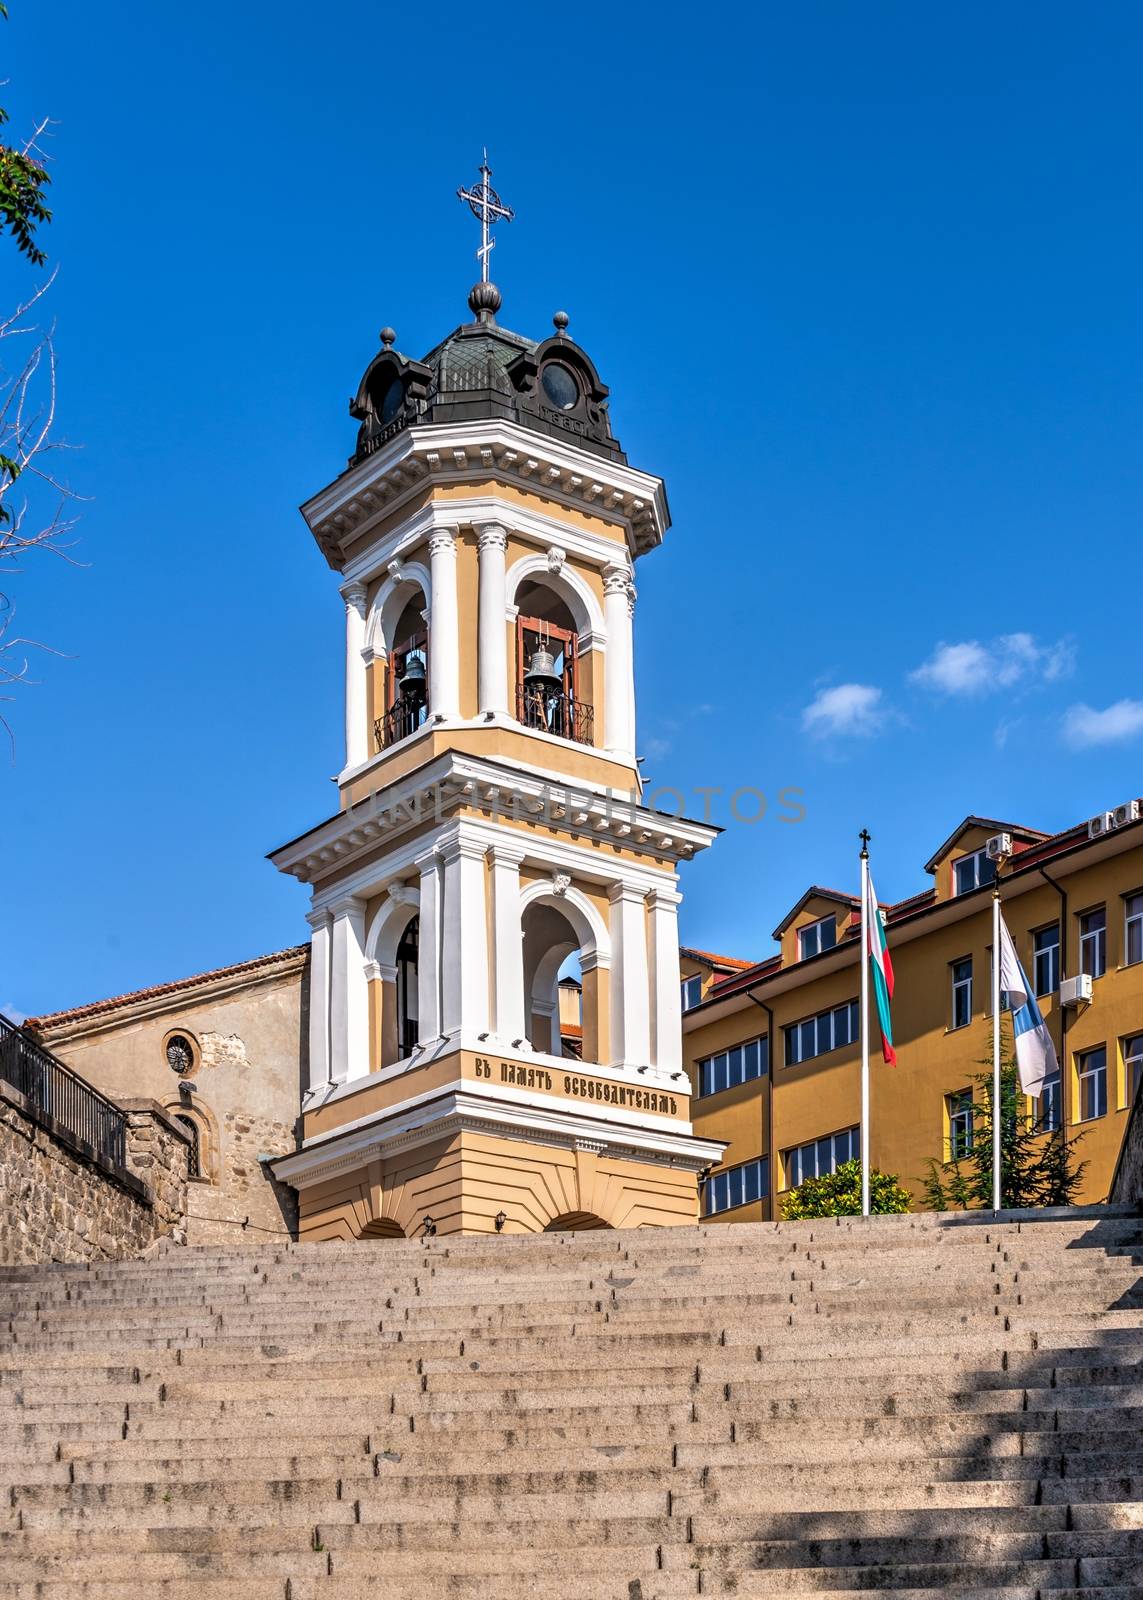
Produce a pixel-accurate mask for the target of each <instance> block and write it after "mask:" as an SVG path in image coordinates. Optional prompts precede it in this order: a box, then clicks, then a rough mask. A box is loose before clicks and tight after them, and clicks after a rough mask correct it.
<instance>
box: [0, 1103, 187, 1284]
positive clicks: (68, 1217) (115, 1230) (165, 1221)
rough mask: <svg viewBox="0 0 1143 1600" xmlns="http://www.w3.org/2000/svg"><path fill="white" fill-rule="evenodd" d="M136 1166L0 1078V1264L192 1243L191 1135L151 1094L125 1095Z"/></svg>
mask: <svg viewBox="0 0 1143 1600" xmlns="http://www.w3.org/2000/svg"><path fill="white" fill-rule="evenodd" d="M123 1105H124V1110H125V1111H126V1112H127V1162H128V1166H129V1168H130V1172H128V1173H127V1174H125V1175H121V1176H116V1175H114V1174H113V1173H112V1172H111V1171H110V1170H109V1169H106V1168H104V1167H102V1166H101V1165H100V1164H99V1163H98V1162H97V1161H95V1160H93V1159H90V1158H89V1157H87V1156H86V1155H84V1154H83V1153H82V1150H81V1147H80V1146H79V1145H78V1144H74V1145H73V1144H72V1143H71V1142H70V1141H68V1140H66V1139H64V1138H62V1137H56V1136H55V1135H54V1134H53V1133H51V1132H49V1131H48V1129H47V1128H46V1127H44V1126H43V1125H42V1123H41V1122H40V1121H39V1120H37V1119H36V1117H35V1115H34V1112H33V1108H32V1107H31V1105H30V1104H29V1103H28V1102H27V1101H26V1100H25V1099H24V1097H23V1095H21V1094H19V1093H18V1092H17V1091H16V1090H15V1089H13V1088H11V1087H10V1086H9V1085H8V1084H5V1083H2V1082H0V1194H3V1197H4V1201H3V1205H0V1263H2V1264H3V1265H5V1266H23V1265H33V1264H36V1263H40V1262H51V1261H58V1262H85V1261H120V1260H124V1259H127V1258H129V1257H132V1256H137V1255H139V1254H141V1253H142V1252H143V1251H144V1250H146V1249H147V1248H148V1246H150V1245H152V1244H154V1243H155V1242H156V1240H158V1239H161V1238H167V1239H170V1240H171V1241H172V1243H176V1244H185V1242H186V1219H185V1212H186V1192H187V1178H186V1160H187V1142H186V1138H185V1136H184V1134H183V1133H182V1131H181V1130H180V1129H179V1128H178V1127H177V1126H176V1124H175V1123H173V1122H172V1121H171V1119H170V1117H169V1116H168V1115H167V1113H166V1112H165V1111H164V1110H163V1108H162V1107H161V1106H160V1105H158V1104H157V1103H156V1102H155V1101H152V1100H135V1101H127V1102H124V1103H123Z"/></svg>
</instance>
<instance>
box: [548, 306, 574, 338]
mask: <svg viewBox="0 0 1143 1600" xmlns="http://www.w3.org/2000/svg"><path fill="white" fill-rule="evenodd" d="M570 321H571V318H570V317H569V316H568V314H567V312H566V311H557V312H556V314H555V316H554V317H553V318H552V326H553V327H554V328H555V330H556V332H557V333H558V334H559V336H560V338H561V339H562V338H563V336H564V334H565V333H566V332H567V325H568V323H569V322H570Z"/></svg>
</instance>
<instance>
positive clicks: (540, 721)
mask: <svg viewBox="0 0 1143 1600" xmlns="http://www.w3.org/2000/svg"><path fill="white" fill-rule="evenodd" d="M516 719H517V721H518V722H522V723H523V724H524V726H525V727H526V728H538V729H539V730H540V732H541V733H554V734H555V735H556V737H557V738H558V739H574V740H575V742H576V744H594V743H595V707H594V706H589V705H585V704H584V703H583V702H582V701H581V700H573V699H572V698H571V696H570V695H566V694H549V693H547V692H546V691H545V690H543V689H533V688H531V687H530V686H529V685H528V684H524V683H518V684H517V685H516Z"/></svg>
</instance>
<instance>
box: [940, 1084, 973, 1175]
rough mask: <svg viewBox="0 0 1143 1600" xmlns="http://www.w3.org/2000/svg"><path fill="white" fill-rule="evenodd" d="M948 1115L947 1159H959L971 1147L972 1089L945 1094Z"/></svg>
mask: <svg viewBox="0 0 1143 1600" xmlns="http://www.w3.org/2000/svg"><path fill="white" fill-rule="evenodd" d="M945 1103H946V1105H947V1106H948V1115H949V1160H950V1161H960V1160H962V1159H963V1158H964V1157H965V1156H967V1155H968V1154H969V1152H970V1151H971V1149H972V1090H971V1089H958V1090H957V1092H956V1094H950V1095H948V1096H946V1101H945Z"/></svg>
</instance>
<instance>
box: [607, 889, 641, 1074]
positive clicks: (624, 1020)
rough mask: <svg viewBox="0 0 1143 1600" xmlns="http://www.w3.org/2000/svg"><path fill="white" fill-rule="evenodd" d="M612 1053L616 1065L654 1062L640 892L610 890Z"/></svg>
mask: <svg viewBox="0 0 1143 1600" xmlns="http://www.w3.org/2000/svg"><path fill="white" fill-rule="evenodd" d="M608 898H609V899H610V901H611V1050H612V1057H613V1060H614V1062H615V1064H616V1065H619V1064H622V1065H623V1066H628V1067H645V1066H647V1065H649V1063H650V1060H651V1026H650V1009H651V1008H650V1003H649V1002H650V990H649V981H648V976H647V916H646V911H645V908H644V896H643V891H642V890H641V889H637V888H634V887H633V886H632V885H631V884H628V883H616V884H613V885H612V886H611V889H610V892H609V896H608Z"/></svg>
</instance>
